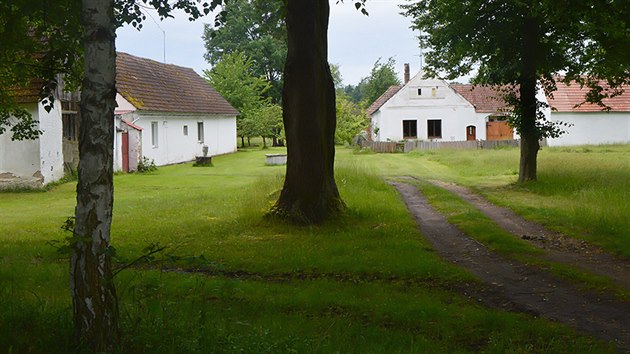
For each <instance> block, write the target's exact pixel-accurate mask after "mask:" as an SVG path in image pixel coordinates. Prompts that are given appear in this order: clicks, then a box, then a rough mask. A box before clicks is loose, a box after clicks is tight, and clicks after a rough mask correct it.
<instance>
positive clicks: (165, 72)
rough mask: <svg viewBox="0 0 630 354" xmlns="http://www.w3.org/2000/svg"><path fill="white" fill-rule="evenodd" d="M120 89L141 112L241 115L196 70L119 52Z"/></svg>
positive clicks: (118, 86) (117, 70) (117, 72)
mask: <svg viewBox="0 0 630 354" xmlns="http://www.w3.org/2000/svg"><path fill="white" fill-rule="evenodd" d="M116 89H117V91H118V93H120V94H121V95H122V96H123V97H124V98H125V99H126V100H127V101H129V103H131V104H132V105H133V106H134V107H136V109H138V110H146V111H160V112H178V113H210V114H229V115H237V114H238V111H237V110H236V109H234V107H232V106H231V105H230V104H229V103H228V102H227V101H226V100H225V99H224V98H223V97H221V95H220V94H219V93H218V92H217V91H216V90H215V89H214V88H212V86H210V84H209V83H208V82H207V81H206V80H205V79H203V78H202V77H201V76H199V75H198V74H197V73H196V72H195V71H194V70H193V69H191V68H184V67H181V66H176V65H172V64H162V63H159V62H157V61H154V60H150V59H145V58H139V57H136V56H133V55H130V54H127V53H117V57H116Z"/></svg>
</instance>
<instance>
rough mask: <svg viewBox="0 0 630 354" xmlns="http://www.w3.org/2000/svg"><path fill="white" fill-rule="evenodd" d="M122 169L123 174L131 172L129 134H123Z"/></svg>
mask: <svg viewBox="0 0 630 354" xmlns="http://www.w3.org/2000/svg"><path fill="white" fill-rule="evenodd" d="M121 150H122V169H123V172H129V133H128V132H123V133H122V147H121Z"/></svg>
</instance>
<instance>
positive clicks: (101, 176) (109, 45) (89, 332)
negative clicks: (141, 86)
mask: <svg viewBox="0 0 630 354" xmlns="http://www.w3.org/2000/svg"><path fill="white" fill-rule="evenodd" d="M82 4H83V9H82V20H83V26H84V32H83V46H84V79H83V85H82V92H81V119H82V121H81V128H80V133H79V134H80V135H79V156H80V161H79V167H78V174H79V181H78V184H77V206H76V210H75V215H76V222H75V228H74V242H73V247H72V249H73V251H72V256H71V258H70V290H71V292H72V307H73V319H74V326H75V334H76V339H77V340H78V341H79V343H80V344H81V345H84V346H87V347H88V348H89V349H90V350H91V351H93V352H102V351H111V350H112V349H113V348H114V347H115V346H116V344H117V343H118V340H119V329H118V303H117V299H116V291H115V288H114V283H113V278H112V269H111V257H110V254H109V252H108V250H109V243H110V227H111V222H112V207H113V146H114V144H113V142H114V107H115V106H116V101H115V99H116V90H115V77H116V52H115V48H114V39H115V32H114V23H113V1H112V0H82Z"/></svg>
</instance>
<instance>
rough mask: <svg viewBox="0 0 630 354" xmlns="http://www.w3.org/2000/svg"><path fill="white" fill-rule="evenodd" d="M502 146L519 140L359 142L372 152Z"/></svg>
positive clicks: (513, 143)
mask: <svg viewBox="0 0 630 354" xmlns="http://www.w3.org/2000/svg"><path fill="white" fill-rule="evenodd" d="M504 146H505V147H507V146H512V147H518V146H519V140H490V141H488V140H479V141H474V140H473V141H407V142H401V143H397V142H390V141H365V142H363V144H361V147H364V148H365V147H367V148H370V149H371V150H372V151H374V152H381V153H383V152H384V153H393V152H409V151H413V150H434V149H471V150H472V149H495V148H498V147H504Z"/></svg>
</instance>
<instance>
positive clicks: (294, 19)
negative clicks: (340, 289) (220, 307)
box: [272, 0, 344, 224]
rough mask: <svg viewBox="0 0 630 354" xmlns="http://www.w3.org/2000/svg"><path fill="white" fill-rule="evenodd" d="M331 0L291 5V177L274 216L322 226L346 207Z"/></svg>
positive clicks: (287, 86) (286, 101)
mask: <svg viewBox="0 0 630 354" xmlns="http://www.w3.org/2000/svg"><path fill="white" fill-rule="evenodd" d="M329 11H330V8H329V4H328V0H289V1H288V4H287V13H286V24H287V36H288V52H287V60H286V64H285V67H284V90H283V101H282V105H283V117H282V118H283V121H284V127H285V131H286V139H287V155H288V156H287V173H286V178H285V181H284V187H283V189H282V192H281V194H280V198H279V199H278V201H277V202H276V205H275V206H274V208H273V209H272V213H273V214H276V215H279V216H281V217H283V218H287V219H289V220H292V221H293V222H298V223H307V224H312V223H320V222H322V221H324V220H326V219H327V218H329V217H331V216H334V215H335V214H338V213H339V212H340V211H341V210H342V209H343V207H344V204H343V201H342V200H341V197H340V196H339V192H338V190H337V185H336V184H335V178H334V159H335V145H334V136H335V124H336V117H335V112H336V109H335V88H334V85H333V80H332V77H331V75H330V68H329V66H328V39H327V34H328V16H329Z"/></svg>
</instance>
